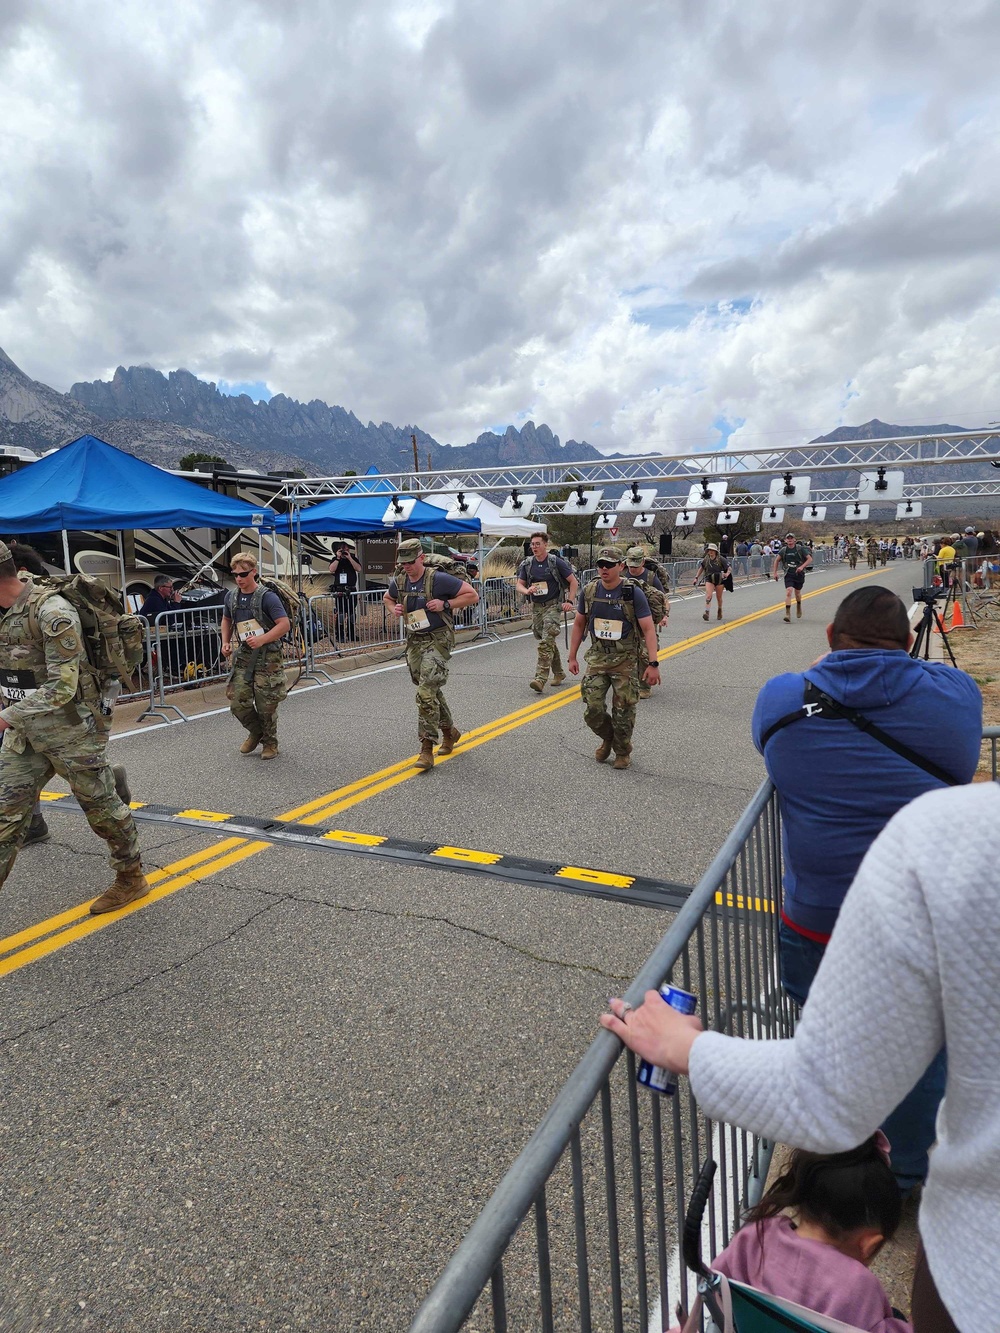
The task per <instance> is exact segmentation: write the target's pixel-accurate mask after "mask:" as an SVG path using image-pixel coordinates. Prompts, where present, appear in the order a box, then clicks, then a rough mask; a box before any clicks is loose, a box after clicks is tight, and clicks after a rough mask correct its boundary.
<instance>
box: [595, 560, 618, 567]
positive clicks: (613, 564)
mask: <svg viewBox="0 0 1000 1333" xmlns="http://www.w3.org/2000/svg"><path fill="white" fill-rule="evenodd" d="M597 568H598V569H617V568H618V561H617V560H598V562H597Z"/></svg>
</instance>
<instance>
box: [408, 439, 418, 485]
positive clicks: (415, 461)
mask: <svg viewBox="0 0 1000 1333" xmlns="http://www.w3.org/2000/svg"><path fill="white" fill-rule="evenodd" d="M410 443H411V444H412V445H413V471H414V472H415V473H417V475H418V476H419V474H420V457H419V455H418V454H417V437H416V436H415V435H411V436H410ZM413 489H414V490H415V491H419V490H420V483H419V482H417V481H415V482H414V483H413Z"/></svg>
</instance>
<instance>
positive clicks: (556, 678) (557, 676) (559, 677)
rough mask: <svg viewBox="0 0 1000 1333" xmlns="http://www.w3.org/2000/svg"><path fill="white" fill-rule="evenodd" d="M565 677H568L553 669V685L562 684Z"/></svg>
mask: <svg viewBox="0 0 1000 1333" xmlns="http://www.w3.org/2000/svg"><path fill="white" fill-rule="evenodd" d="M565 679H566V677H565V676H564V675H563V674H562V673H561V672H556V671H553V673H552V684H553V685H561V684H562V683H563V681H564V680H565Z"/></svg>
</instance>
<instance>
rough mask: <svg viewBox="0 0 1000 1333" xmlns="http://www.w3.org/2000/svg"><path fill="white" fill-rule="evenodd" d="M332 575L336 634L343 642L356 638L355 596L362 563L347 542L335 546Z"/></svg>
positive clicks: (331, 565) (331, 588)
mask: <svg viewBox="0 0 1000 1333" xmlns="http://www.w3.org/2000/svg"><path fill="white" fill-rule="evenodd" d="M330 573H331V574H332V576H333V578H332V581H331V584H330V591H331V592H332V593H333V609H334V619H335V626H334V634H335V635H336V637H337V639H338V640H339V641H341V642H343V641H344V640H345V639H353V638H356V629H355V597H354V594H355V592H356V591H357V587H358V575H359V574H360V573H361V562H360V561H359V560H358V558H357V556H356V555H355V554H354V552H353V551H352V550H351V548H350V546H348V544H347V542H345V541H339V542H337V544H336V546H334V548H333V559H332V560H331V561H330Z"/></svg>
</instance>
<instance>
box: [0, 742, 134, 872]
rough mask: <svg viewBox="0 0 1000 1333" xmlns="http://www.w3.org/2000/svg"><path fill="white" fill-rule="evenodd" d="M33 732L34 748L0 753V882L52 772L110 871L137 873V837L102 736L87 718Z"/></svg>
mask: <svg viewBox="0 0 1000 1333" xmlns="http://www.w3.org/2000/svg"><path fill="white" fill-rule="evenodd" d="M32 730H33V733H34V744H32V743H31V742H30V741H27V742H25V743H24V748H23V749H18V748H15V746H14V745H12V744H10V743H9V742H8V743H7V744H5V745H4V746H3V748H2V749H0V884H3V883H4V881H5V880H6V878H7V876H8V875H9V874H10V872H11V868H12V866H13V865H14V860H15V858H16V856H17V852H18V848H19V847H20V846H21V843H22V842H23V841H24V835H25V833H26V832H27V829H28V825H29V824H30V823H31V815H32V812H33V810H34V808H35V802H36V801H37V800H38V793H39V792H40V791H41V790H42V788H43V787H44V785H45V784H46V782H48V780H49V778H51V777H52V775H53V773H58V774H59V776H60V777H61V778H65V780H66V781H67V782H68V783H69V786H70V790H71V791H72V793H73V795H74V796H75V797H76V799H77V800H78V801H79V802H80V808H81V809H82V810H83V813H84V814H85V815H86V816H87V822H88V823H89V824H90V827H91V828H92V829H93V830H94V832H95V833H96V834H97V836H98V837H99V838H103V839H104V841H105V842H106V843H107V844H108V850H109V852H110V853H111V866H112V869H113V870H115V871H116V872H117V871H119V870H134V869H138V868H139V866H140V857H139V835H138V833H137V832H136V827H135V820H134V819H133V818H132V812H131V810H130V809H129V808H128V806H127V805H124V804H123V803H122V801H121V800H120V799H119V797H118V793H117V792H116V791H115V779H114V774H113V773H112V772H111V769H110V767H109V765H108V752H107V737H106V736H105V735H104V734H103V733H101V732H100V731H98V729H97V728H96V726H95V724H94V722H93V720H92V719H90V718H86V719H84V721H82V722H80V723H74V724H71V723H65V722H55V721H52V722H47V723H46V724H45V725H44V726H43V725H39V724H37V723H36V724H35V726H34V727H33V729H32ZM4 736H5V737H10V736H12V732H10V731H7V732H5V733H4ZM43 745H44V747H45V748H44V749H43V748H41V747H42V746H43Z"/></svg>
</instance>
